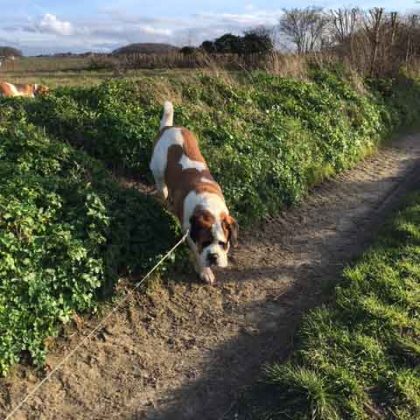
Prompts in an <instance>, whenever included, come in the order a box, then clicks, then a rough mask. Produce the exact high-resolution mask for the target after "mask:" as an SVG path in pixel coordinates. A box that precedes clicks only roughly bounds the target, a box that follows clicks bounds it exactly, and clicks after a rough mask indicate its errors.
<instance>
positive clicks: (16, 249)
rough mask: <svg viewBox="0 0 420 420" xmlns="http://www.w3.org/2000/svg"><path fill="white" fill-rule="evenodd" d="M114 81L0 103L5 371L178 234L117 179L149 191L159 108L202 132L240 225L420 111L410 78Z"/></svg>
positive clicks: (257, 76)
mask: <svg viewBox="0 0 420 420" xmlns="http://www.w3.org/2000/svg"><path fill="white" fill-rule="evenodd" d="M222 76H223V77H216V76H214V75H213V76H211V75H208V74H201V75H200V74H195V75H191V77H189V78H188V79H184V78H179V77H174V78H171V77H164V78H156V77H155V78H147V77H145V78H142V79H141V80H140V81H137V82H134V81H111V82H106V83H103V84H101V85H99V86H96V87H91V88H62V89H58V90H57V91H54V92H52V93H51V94H50V95H48V96H46V97H41V98H38V99H35V100H32V101H26V100H22V99H21V98H17V99H7V98H5V99H1V100H0V172H1V174H2V177H1V181H0V188H1V190H0V192H1V193H0V200H1V201H0V255H1V259H0V373H3V374H4V373H5V372H6V371H7V369H8V367H9V366H10V365H12V364H13V363H16V362H17V361H18V360H19V358H20V357H22V355H24V354H25V353H27V352H29V354H30V356H31V357H32V359H34V360H35V361H36V362H37V363H39V364H41V363H42V361H43V359H44V356H45V340H46V338H47V337H49V336H54V335H56V334H57V332H58V329H59V326H60V325H61V323H63V322H67V321H68V319H69V318H70V317H71V316H72V314H74V313H75V312H80V311H92V310H94V308H95V302H97V300H98V296H99V294H98V292H99V291H100V290H104V289H107V290H109V289H111V288H112V285H113V284H114V283H115V281H116V279H117V278H118V276H119V275H121V274H124V273H126V272H138V273H141V272H144V271H145V270H146V269H147V268H148V267H149V266H150V265H151V264H152V263H153V262H154V261H156V259H157V258H158V257H159V255H160V254H161V253H162V252H163V251H164V250H166V249H168V248H169V247H170V245H171V244H172V243H173V241H174V237H175V232H176V229H177V227H176V225H175V223H174V221H173V219H172V218H171V217H170V216H169V215H168V214H167V213H166V212H164V211H163V210H162V209H161V207H160V205H158V204H157V203H156V202H155V201H154V200H153V199H151V198H149V197H145V196H143V195H141V194H140V193H138V192H136V191H133V190H124V189H122V188H121V187H119V186H118V185H117V184H116V183H115V182H114V181H113V179H112V177H111V176H110V174H109V171H108V169H110V168H111V169H112V168H116V169H118V170H119V171H126V172H128V173H130V174H134V175H135V176H136V177H139V178H141V179H143V180H146V181H148V182H151V177H150V173H149V171H148V161H149V159H150V155H151V148H152V142H153V139H154V138H155V135H156V133H157V129H158V125H159V119H160V116H161V103H162V101H163V100H164V99H167V98H170V99H172V100H174V102H175V104H176V122H177V123H178V124H184V125H186V126H188V127H190V128H191V129H192V130H193V131H195V132H196V133H197V134H198V136H199V138H200V140H201V145H202V149H203V152H204V154H205V156H206V157H207V158H208V162H209V164H210V166H211V169H212V172H213V173H214V175H215V176H216V178H217V179H218V180H219V181H220V183H221V184H222V186H223V188H224V191H225V194H226V198H227V201H228V203H229V205H230V207H231V209H232V212H233V213H234V214H235V215H236V216H238V218H239V219H240V221H241V223H243V224H246V223H248V222H251V221H256V220H259V219H261V218H262V217H264V216H266V215H268V214H274V213H276V212H278V211H279V210H280V209H281V208H283V207H284V206H285V205H290V204H293V203H296V202H297V201H298V200H299V199H300V198H301V197H302V195H303V194H304V193H305V192H306V191H307V189H308V188H309V187H310V186H311V185H313V184H315V183H317V182H320V181H321V180H322V179H323V178H324V177H325V176H330V175H333V174H334V173H337V172H339V171H341V170H343V169H345V168H347V167H350V166H352V165H354V164H355V163H356V162H357V161H358V160H359V159H360V158H361V157H363V156H364V155H365V154H366V153H369V152H370V151H371V150H372V149H373V148H374V147H376V145H377V144H378V143H379V142H380V141H381V140H383V139H385V138H386V137H387V136H388V135H389V134H390V133H391V132H392V131H394V130H396V129H397V128H398V127H399V126H402V125H406V124H409V123H411V122H413V121H414V119H415V118H416V117H417V115H418V111H419V110H420V94H419V92H420V85H419V84H418V83H417V82H415V81H412V80H407V79H401V80H399V81H392V82H381V83H379V82H375V83H365V84H363V83H361V81H360V80H357V79H355V78H354V77H351V76H346V75H345V74H344V73H342V72H339V71H325V70H320V69H313V70H312V71H311V72H310V78H309V79H308V80H307V81H302V80H301V81H298V80H291V79H284V78H281V77H278V76H272V75H267V74H264V73H254V74H237V75H236V76H232V75H227V74H223V75H222Z"/></svg>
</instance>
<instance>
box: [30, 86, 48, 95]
mask: <svg viewBox="0 0 420 420" xmlns="http://www.w3.org/2000/svg"><path fill="white" fill-rule="evenodd" d="M49 91H50V89H49V88H48V86H45V85H37V84H35V85H34V95H35V96H40V95H46V94H47V93H48V92H49Z"/></svg>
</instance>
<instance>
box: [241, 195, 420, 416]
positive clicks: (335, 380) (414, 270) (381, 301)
mask: <svg viewBox="0 0 420 420" xmlns="http://www.w3.org/2000/svg"><path fill="white" fill-rule="evenodd" d="M419 287H420V194H419V193H417V194H414V195H413V196H411V197H410V198H409V199H408V200H407V202H406V203H405V205H404V206H403V207H402V209H401V211H400V212H399V213H398V214H397V215H395V216H394V217H393V218H392V219H391V220H390V221H389V222H388V224H387V225H386V228H385V230H384V231H383V233H382V234H381V236H380V237H379V238H378V240H377V242H376V244H374V245H373V246H372V248H371V249H370V250H369V251H368V252H366V254H365V255H364V256H363V257H362V258H361V259H360V260H359V261H358V262H357V263H356V264H355V265H353V266H352V267H349V268H347V269H346V270H345V271H344V273H343V280H342V282H341V284H340V285H339V286H337V288H336V290H335V296H334V298H333V299H332V303H330V304H328V305H326V306H323V307H321V308H318V309H315V310H313V311H312V312H310V313H309V314H308V315H306V316H305V317H304V319H303V322H302V325H301V326H300V329H299V331H298V340H297V343H296V348H295V350H294V351H293V353H292V355H291V358H290V360H288V361H287V362H285V363H284V364H281V363H275V364H272V365H269V366H267V367H266V368H265V371H264V374H263V377H262V379H261V381H260V383H259V384H258V385H256V386H255V387H253V388H251V389H250V390H249V392H247V393H246V395H245V396H244V398H243V401H242V406H241V411H242V413H243V414H242V415H241V416H239V418H247V419H252V418H255V419H273V420H274V419H283V418H290V419H342V418H354V419H365V418H366V419H367V418H372V416H373V417H378V418H379V417H380V418H395V419H414V418H419V415H420V379H419V371H418V364H419V360H420V346H419V344H418V337H419V334H420V324H419V319H418V309H419V299H418V298H419V296H418V291H419Z"/></svg>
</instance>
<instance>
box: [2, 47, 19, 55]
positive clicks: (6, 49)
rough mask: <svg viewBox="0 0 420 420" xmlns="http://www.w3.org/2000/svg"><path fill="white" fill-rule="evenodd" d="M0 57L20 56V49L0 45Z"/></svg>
mask: <svg viewBox="0 0 420 420" xmlns="http://www.w3.org/2000/svg"><path fill="white" fill-rule="evenodd" d="M0 57H22V51H19V50H18V49H17V48H13V47H0Z"/></svg>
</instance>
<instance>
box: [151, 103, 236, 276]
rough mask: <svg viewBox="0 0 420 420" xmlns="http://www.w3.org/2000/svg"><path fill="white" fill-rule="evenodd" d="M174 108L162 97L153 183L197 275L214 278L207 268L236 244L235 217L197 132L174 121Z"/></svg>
mask: <svg viewBox="0 0 420 420" xmlns="http://www.w3.org/2000/svg"><path fill="white" fill-rule="evenodd" d="M173 119H174V109H173V105H172V103H171V102H168V101H167V102H165V104H164V107H163V116H162V119H161V122H160V130H159V134H158V136H157V138H156V140H155V143H154V148H153V154H152V159H151V161H150V170H151V171H152V173H153V177H154V179H155V184H156V189H157V191H158V193H159V195H160V196H161V197H162V199H163V200H164V201H165V202H166V203H167V204H168V207H169V208H170V210H171V211H172V213H174V214H175V216H177V218H178V220H179V222H180V224H181V227H182V230H183V232H184V233H186V232H187V231H188V236H187V241H188V244H189V246H190V248H191V250H192V254H193V257H194V262H195V263H194V265H195V269H196V271H197V273H198V275H199V276H200V278H201V280H203V281H205V282H206V283H209V284H213V283H214V282H215V276H214V273H213V271H212V269H211V267H212V266H215V267H227V265H228V252H229V249H230V247H231V246H234V247H235V246H236V245H237V240H238V223H237V222H236V220H235V219H234V218H233V217H232V216H230V214H229V210H228V208H227V206H226V203H225V199H224V197H223V193H222V189H221V188H220V186H219V184H217V182H216V181H215V180H214V179H213V177H212V175H211V174H210V171H209V168H208V166H207V163H206V161H205V159H204V157H203V156H202V154H201V152H200V149H199V146H198V141H197V138H196V137H195V136H194V134H193V133H192V132H191V131H189V130H188V129H186V128H184V127H174V126H173Z"/></svg>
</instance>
